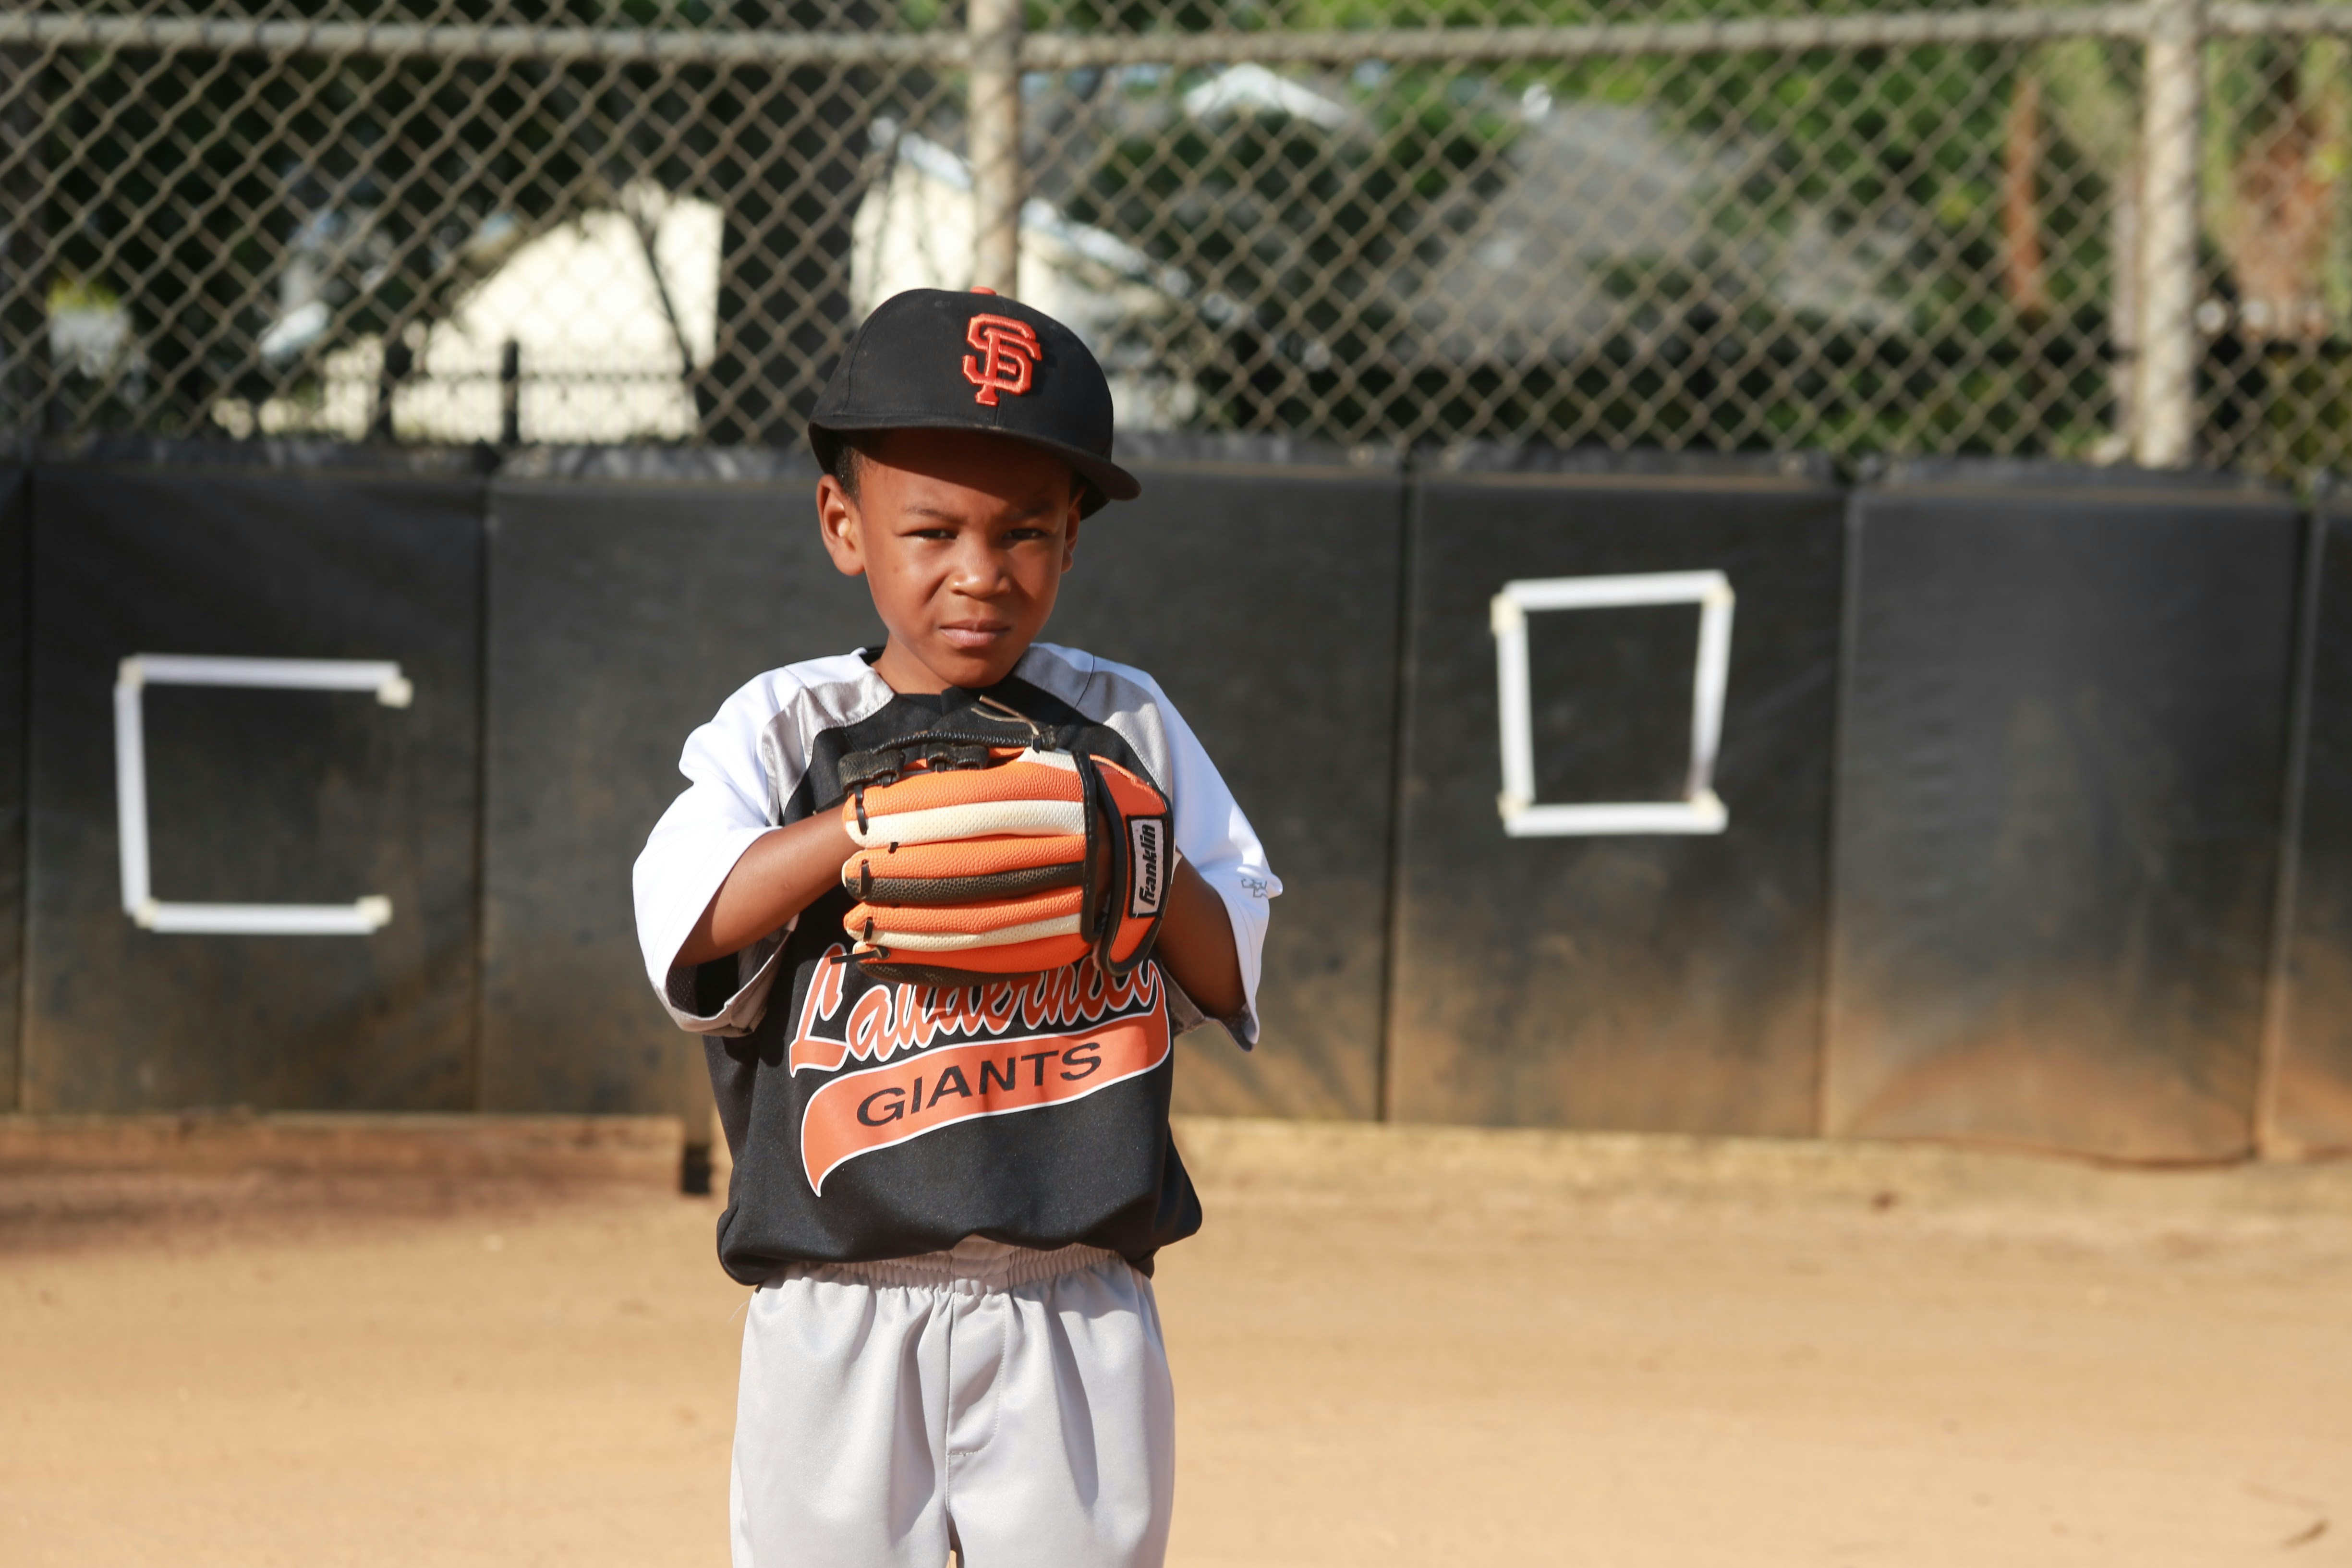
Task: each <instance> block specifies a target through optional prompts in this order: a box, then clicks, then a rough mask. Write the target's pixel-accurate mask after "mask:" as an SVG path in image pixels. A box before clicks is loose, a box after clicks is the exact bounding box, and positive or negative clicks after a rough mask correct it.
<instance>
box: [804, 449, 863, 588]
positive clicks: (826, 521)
mask: <svg viewBox="0 0 2352 1568" xmlns="http://www.w3.org/2000/svg"><path fill="white" fill-rule="evenodd" d="M865 523H866V519H865V516H864V514H863V513H861V512H860V511H859V510H857V502H856V500H853V499H852V498H851V496H850V494H849V492H848V491H847V490H846V489H843V488H842V483H841V481H840V480H839V479H835V478H834V477H833V476H832V475H831V474H827V475H825V476H824V478H823V479H819V480H817V482H816V528H817V533H818V535H819V537H821V538H822V539H824V552H825V553H826V554H827V555H830V556H832V557H833V566H834V570H835V571H836V572H839V573H840V574H842V575H843V576H845V577H863V576H864V575H866V537H865Z"/></svg>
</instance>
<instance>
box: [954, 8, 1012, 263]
mask: <svg viewBox="0 0 2352 1568" xmlns="http://www.w3.org/2000/svg"><path fill="white" fill-rule="evenodd" d="M969 4H970V6H971V10H970V15H969V17H968V21H967V25H968V26H969V28H970V31H971V100H970V102H969V103H968V104H967V105H966V108H965V114H966V125H967V130H966V131H965V141H966V146H967V147H968V149H969V150H970V152H971V211H972V258H971V281H972V286H973V287H974V288H978V289H995V290H996V291H997V292H998V293H1000V294H1003V295H1008V296H1010V295H1012V294H1014V293H1016V292H1017V291H1018V290H1019V289H1020V285H1021V276H1020V274H1021V0H969Z"/></svg>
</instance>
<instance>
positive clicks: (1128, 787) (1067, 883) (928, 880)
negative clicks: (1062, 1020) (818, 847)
mask: <svg viewBox="0 0 2352 1568" xmlns="http://www.w3.org/2000/svg"><path fill="white" fill-rule="evenodd" d="M1006 711H1007V712H1010V710H1006ZM986 717H987V716H986V715H985V714H980V715H969V714H968V715H960V716H959V717H958V719H956V720H954V721H950V722H948V723H945V724H942V725H940V726H939V727H938V728H935V729H932V730H929V731H924V732H923V733H921V734H919V735H915V736H911V737H909V738H908V739H907V740H905V741H901V742H895V743H894V744H891V745H888V746H882V747H877V748H875V749H873V750H871V751H866V752H853V753H852V754H850V755H849V756H846V757H844V758H843V759H842V763H841V773H842V782H843V784H845V785H846V786H847V787H848V791H849V793H848V795H847V796H846V797H845V799H844V800H843V801H842V805H841V816H842V822H843V825H844V826H846V827H847V828H848V830H849V836H850V837H851V838H852V839H853V840H854V841H855V842H856V844H857V846H858V849H857V852H856V854H854V855H852V856H851V857H850V858H848V859H847V860H846V861H845V862H844V863H843V865H842V868H841V883H842V886H843V887H845V888H846V889H849V891H850V893H851V895H852V896H854V897H855V898H856V900H857V903H856V907H855V908H853V909H852V910H850V911H849V913H848V914H847V915H846V916H845V917H844V918H843V921H842V925H843V927H844V929H845V930H846V931H848V933H849V935H850V937H851V938H852V939H853V940H854V942H855V943H856V945H855V947H854V949H853V950H852V952H851V956H852V957H853V958H854V959H855V960H856V962H857V963H858V964H859V966H860V967H861V968H863V969H864V970H865V971H866V973H868V974H871V975H873V976H875V977H876V978H877V979H882V980H902V981H910V982H913V983H916V984H927V985H976V984H985V983H987V982H991V981H996V980H1004V979H1012V978H1017V977H1026V976H1029V975H1033V974H1040V973H1045V972H1046V971H1048V970H1054V969H1060V968H1064V967H1066V966H1067V965H1069V964H1073V963H1078V962H1079V961H1081V960H1082V959H1085V958H1087V957H1088V956H1092V957H1093V958H1094V959H1095V960H1096V962H1097V963H1100V964H1101V965H1102V967H1103V969H1104V970H1105V971H1106V972H1107V973H1109V974H1110V975H1112V976H1114V977H1118V976H1122V975H1125V974H1126V973H1129V971H1131V970H1133V969H1134V968H1135V967H1136V966H1137V965H1139V964H1140V963H1142V962H1143V961H1144V960H1145V959H1146V958H1148V957H1150V952H1151V943H1152V939H1153V938H1154V937H1156V936H1157V935H1158V934H1159V931H1160V918H1161V915H1162V914H1163V912H1164V911H1165V910H1166V907H1167V900H1168V879H1169V876H1170V874H1171V872H1172V871H1173V870H1174V866H1173V859H1174V851H1175V845H1174V842H1173V838H1172V834H1171V821H1170V815H1169V808H1168V800H1167V797H1166V796H1165V795H1161V794H1160V791H1159V790H1158V789H1157V788H1156V787H1154V786H1153V785H1152V784H1151V783H1150V781H1149V780H1147V779H1144V778H1142V777H1140V776H1139V775H1138V774H1136V773H1132V772H1130V771H1129V770H1128V769H1127V768H1124V767H1121V766H1120V765H1119V764H1118V763H1114V762H1110V761H1108V760H1106V759H1104V758H1101V757H1097V756H1093V755H1090V754H1088V753H1087V752H1072V751H1064V750H1059V749H1055V748H1052V747H1051V746H1050V745H1049V744H1048V742H1049V741H1050V736H1048V735H1047V734H1046V732H1045V730H1044V728H1043V727H1042V726H1039V725H1035V724H1034V723H1032V724H1030V729H1031V731H1032V735H1031V739H1030V742H1029V743H1028V744H1026V745H1022V744H1017V743H1015V744H1008V743H1007V742H1006V739H1005V737H1003V735H1001V734H999V735H992V734H990V733H989V731H988V730H987V728H986V727H984V725H983V724H982V723H975V722H974V720H975V719H980V720H985V719H986ZM1014 717H1016V718H1017V717H1018V715H1015V716H1014ZM1023 722H1024V723H1027V722H1028V721H1025V720H1024V721H1023Z"/></svg>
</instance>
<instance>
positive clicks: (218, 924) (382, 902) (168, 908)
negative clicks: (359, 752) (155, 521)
mask: <svg viewBox="0 0 2352 1568" xmlns="http://www.w3.org/2000/svg"><path fill="white" fill-rule="evenodd" d="M150 686H247V687H271V688H276V689H281V690H290V691H372V692H373V693H375V700H377V701H378V702H381V703H383V705H384V706H385V707H387V708H405V707H407V706H408V704H409V703H410V701H412V700H414V699H415V695H416V692H415V688H414V687H412V686H411V685H410V684H409V683H408V680H407V678H406V677H404V676H403V675H402V674H401V673H400V666H399V665H397V664H394V663H392V662H390V661H389V660H383V659H363V658H219V657H214V656H210V655H203V654H180V653H135V654H132V655H131V657H130V658H126V659H124V660H123V661H122V664H121V669H120V671H119V672H118V673H117V675H116V677H115V681H114V792H115V810H116V823H117V826H118V829H119V831H120V836H121V847H122V910H123V912H124V913H125V914H127V915H129V916H130V917H131V919H132V920H133V921H137V922H138V923H139V924H140V925H141V926H143V927H144V928H146V929H147V930H149V931H168V932H181V933H190V934H204V935H212V936H365V935H367V934H368V933H369V932H371V931H381V930H383V928H384V927H385V926H386V925H388V924H390V923H391V921H392V900H390V899H387V898H383V897H382V896H380V895H376V894H370V895H368V896H366V897H364V898H360V899H354V900H352V901H351V902H350V903H348V904H184V903H166V902H163V901H162V900H158V899H157V898H156V897H155V895H154V889H152V887H151V886H150V885H149V870H148V857H147V724H146V714H145V710H144V708H143V706H142V700H141V694H142V692H143V691H144V690H145V689H147V688H148V687H150Z"/></svg>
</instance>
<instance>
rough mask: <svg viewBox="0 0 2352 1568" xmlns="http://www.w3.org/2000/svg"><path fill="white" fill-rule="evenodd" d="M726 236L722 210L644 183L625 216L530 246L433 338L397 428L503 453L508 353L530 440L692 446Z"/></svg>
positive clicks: (581, 224) (571, 226)
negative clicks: (515, 366)
mask: <svg viewBox="0 0 2352 1568" xmlns="http://www.w3.org/2000/svg"><path fill="white" fill-rule="evenodd" d="M721 225H722V220H721V218H720V216H719V208H718V206H717V205H714V204H712V203H710V202H703V201H696V200H693V199H691V198H689V197H686V196H679V195H671V194H670V193H668V192H667V191H664V190H663V189H662V188H661V187H659V186H658V185H656V184H651V183H650V182H645V181H640V182H637V183H635V184H631V185H630V186H628V187H627V189H625V190H624V191H623V192H622V193H621V206H620V208H619V209H618V210H610V209H607V210H604V211H598V212H589V213H583V214H582V215H581V216H579V217H578V218H575V219H573V220H572V222H570V223H567V224H564V225H562V226H561V227H558V228H554V229H551V230H550V231H549V232H547V233H545V234H542V235H541V236H539V237H537V238H535V239H532V240H530V241H529V242H527V243H526V244H524V245H523V246H521V247H520V248H518V249H517V250H516V251H515V253H514V255H513V256H512V257H510V258H508V259H507V261H506V262H505V263H504V264H503V265H501V266H500V267H499V268H498V269H497V270H496V271H494V272H492V273H491V274H490V275H489V276H488V277H487V278H485V279H482V280H481V282H479V283H478V284H476V285H475V286H474V287H473V288H472V289H469V290H468V291H467V294H466V296H465V298H464V299H463V300H462V301H460V303H459V304H458V306H457V310H454V311H453V312H451V314H450V316H449V318H448V319H447V320H446V321H436V322H435V323H434V324H433V327H432V328H431V330H430V331H427V332H426V334H425V344H424V348H423V352H421V353H418V354H417V356H416V374H415V375H414V376H413V377H412V378H411V379H410V380H409V382H408V383H407V384H404V385H403V386H402V387H401V388H400V390H399V391H398V392H397V393H396V394H394V398H393V425H394V428H395V429H397V430H398V431H399V432H400V434H401V435H402V437H404V438H405V439H411V440H417V439H422V440H428V441H474V440H486V441H495V440H497V439H498V438H499V380H498V377H499V356H500V354H501V353H502V352H503V349H504V345H505V344H506V343H507V342H509V340H511V341H513V342H515V343H516V344H518V345H519V348H520V355H521V360H522V367H521V368H522V384H521V386H520V410H519V413H520V419H519V421H518V423H519V424H520V426H521V430H522V437H523V439H524V440H526V441H542V442H572V441H581V442H590V441H594V442H603V441H630V440H648V439H650V440H680V439H683V438H685V437H689V436H692V435H693V434H694V432H695V428H696V425H697V418H696V413H695V405H694V392H693V387H692V384H691V383H690V381H689V379H688V378H689V377H690V376H691V375H692V374H693V372H694V371H695V369H696V368H697V367H699V366H707V365H709V363H710V357H711V355H712V353H714V352H715V351H716V347H717V343H718V337H719V234H720V228H721ZM371 369H373V365H371Z"/></svg>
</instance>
